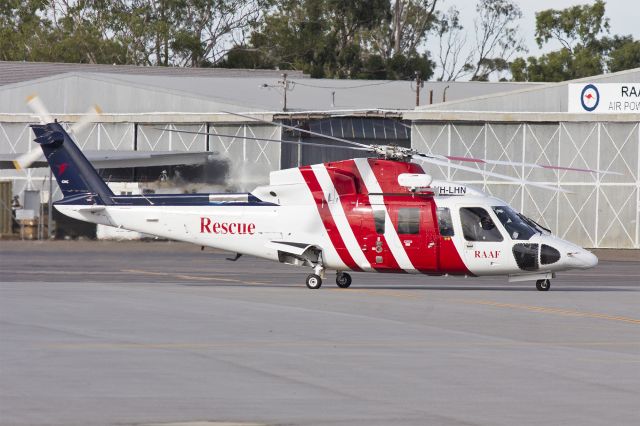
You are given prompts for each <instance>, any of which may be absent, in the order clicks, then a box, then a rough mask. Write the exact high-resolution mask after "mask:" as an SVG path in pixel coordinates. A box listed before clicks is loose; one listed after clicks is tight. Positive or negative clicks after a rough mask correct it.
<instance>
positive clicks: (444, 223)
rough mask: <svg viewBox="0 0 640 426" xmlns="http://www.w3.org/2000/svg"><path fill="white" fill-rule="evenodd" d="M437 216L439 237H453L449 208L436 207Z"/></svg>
mask: <svg viewBox="0 0 640 426" xmlns="http://www.w3.org/2000/svg"><path fill="white" fill-rule="evenodd" d="M436 215H437V216H438V227H439V228H440V235H442V236H443V237H453V222H452V221H451V211H450V210H449V207H438V208H437V209H436Z"/></svg>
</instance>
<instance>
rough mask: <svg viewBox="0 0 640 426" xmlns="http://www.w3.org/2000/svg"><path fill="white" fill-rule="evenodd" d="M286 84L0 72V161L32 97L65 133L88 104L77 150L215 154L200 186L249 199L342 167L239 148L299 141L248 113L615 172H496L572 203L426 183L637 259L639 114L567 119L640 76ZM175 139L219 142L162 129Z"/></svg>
mask: <svg viewBox="0 0 640 426" xmlns="http://www.w3.org/2000/svg"><path fill="white" fill-rule="evenodd" d="M287 74H288V75H287V76H286V77H285V76H283V73H282V72H281V71H269V70H223V69H178V68H161V67H130V66H122V67H121V66H110V65H82V64H46V63H38V64H33V63H15V62H0V141H1V142H0V155H2V154H15V153H20V152H26V151H27V150H29V149H30V148H31V147H32V146H33V144H32V143H31V139H32V137H31V136H32V135H31V133H30V129H29V127H28V125H29V124H30V123H32V122H33V121H34V117H33V116H32V114H31V113H30V112H29V110H28V109H27V107H26V105H25V99H26V97H27V96H29V95H32V94H34V93H37V94H38V95H39V96H40V98H41V99H42V100H43V101H44V103H45V104H46V105H47V106H48V108H49V109H50V110H51V112H52V114H53V115H54V116H55V117H56V118H58V119H59V120H61V121H64V122H68V123H73V122H75V121H77V120H79V119H80V117H81V116H82V114H83V113H84V112H85V111H86V110H87V108H88V107H89V106H90V105H92V104H98V105H100V107H101V108H102V110H103V111H104V113H103V114H102V115H101V116H100V117H99V118H98V120H97V121H96V123H94V124H93V125H92V126H90V127H88V128H86V129H85V130H84V131H83V132H82V133H81V134H80V135H78V137H77V139H78V140H77V142H78V143H79V145H80V146H81V147H82V148H83V149H85V150H111V151H163V152H167V151H168V152H204V151H206V152H212V153H215V155H216V156H219V158H220V159H222V160H223V161H224V163H225V164H226V166H225V167H220V162H215V163H213V164H212V166H211V167H210V169H212V168H213V169H215V170H221V171H222V172H223V176H218V175H216V172H215V170H214V171H213V175H214V176H213V178H211V176H209V178H211V179H209V181H208V182H209V183H211V184H215V185H217V186H218V189H219V187H225V188H228V189H233V190H239V189H242V190H245V189H246V190H250V189H252V188H253V187H254V186H255V185H258V184H261V183H264V181H265V180H266V179H267V177H268V172H270V171H273V170H278V169H280V168H286V167H292V166H297V165H300V164H311V163H317V162H322V161H327V160H336V159H341V158H347V157H350V156H351V155H350V153H349V152H348V151H345V150H338V149H331V148H322V149H321V148H317V147H300V146H294V145H286V144H278V143H273V142H266V141H263V142H260V141H254V140H251V139H248V138H249V137H254V138H255V137H257V138H266V139H278V140H294V141H295V140H300V139H305V140H309V139H308V138H307V136H305V135H304V134H300V133H298V132H290V131H282V130H281V128H279V127H274V126H270V125H268V124H264V123H259V122H256V121H253V120H250V119H245V118H242V117H237V116H234V115H231V114H227V113H225V112H242V113H250V114H255V116H256V117H259V118H262V119H266V120H267V121H279V122H285V123H293V124H295V125H301V126H305V127H307V128H309V129H311V130H314V131H317V132H320V133H323V134H328V135H335V136H338V137H343V138H349V139H352V140H357V141H360V142H365V143H382V142H383V141H384V143H389V142H391V143H396V144H398V145H401V146H411V147H413V148H416V149H418V150H421V151H423V152H434V153H441V154H452V155H466V156H473V157H480V158H482V157H486V158H492V159H497V160H510V161H526V162H537V163H550V164H556V163H557V164H562V165H567V166H570V167H588V168H595V169H600V170H605V171H616V172H619V173H621V174H622V175H620V176H613V175H606V176H591V175H587V176H582V175H578V176H576V175H575V174H572V173H570V172H563V173H556V172H551V171H540V170H524V169H519V168H514V167H510V166H504V167H498V168H496V169H495V171H498V172H500V173H507V174H511V175H513V176H515V177H517V178H522V179H529V180H535V181H541V182H546V183H551V184H558V185H562V186H563V187H566V188H567V189H569V190H571V191H572V192H573V193H572V194H550V193H549V192H548V191H543V190H538V189H531V188H528V187H525V186H524V185H522V184H518V183H505V182H502V181H494V180H489V179H486V178H484V179H480V180H479V179H478V177H477V176H478V175H474V174H471V173H467V172H463V171H455V170H452V169H450V168H446V167H443V168H434V169H432V170H430V172H431V173H432V174H434V175H435V176H437V177H441V178H447V179H455V180H460V181H464V182H467V183H470V184H472V185H477V186H479V187H482V188H484V189H485V190H487V191H489V192H491V193H493V194H495V195H497V196H499V197H501V198H503V199H505V200H506V201H507V202H509V203H510V204H512V205H513V206H514V207H515V208H518V209H520V210H521V211H524V212H526V214H527V215H529V216H531V217H533V218H534V219H535V220H539V221H540V223H542V224H543V225H545V226H547V227H550V228H551V229H552V230H554V232H555V233H557V234H558V235H559V236H560V237H562V238H566V239H569V240H572V241H574V242H576V243H578V244H581V245H583V246H586V247H603V248H604V247H616V248H640V243H639V225H638V222H639V217H638V215H639V213H638V211H639V210H640V177H639V172H640V152H639V145H640V131H639V129H638V127H639V123H640V114H638V113H637V112H636V113H624V114H623V113H620V114H599V113H596V114H585V113H575V112H569V108H570V102H569V92H570V87H571V86H572V85H576V84H606V83H636V82H638V81H640V69H635V70H630V71H624V72H620V73H615V74H606V75H602V76H597V77H592V78H589V79H583V80H579V81H572V82H563V83H554V84H545V83H511V82H499V83H482V82H448V83H447V82H425V85H424V87H423V88H422V89H421V91H420V98H421V102H420V105H419V106H416V104H417V102H416V101H417V99H416V88H415V85H414V83H413V82H410V81H363V80H318V79H310V78H308V77H307V76H305V75H303V74H302V73H299V72H287ZM425 104H426V105H425ZM175 129H182V130H190V131H196V132H198V131H199V132H214V133H218V134H221V135H228V136H204V135H185V134H177V133H173V132H169V131H168V130H175ZM323 143H327V141H326V140H323ZM478 167H485V166H480V165H478ZM127 170H128V171H126V172H124V173H120V174H118V173H115V172H114V171H110V172H109V174H106V175H105V174H104V173H103V176H105V177H106V178H113V177H115V178H114V179H112V180H111V181H113V180H121V181H142V180H147V181H153V180H157V179H160V178H161V176H160V174H159V173H156V174H155V175H153V174H149V173H147V174H144V173H140V172H136V170H135V169H131V168H129V169H127ZM155 172H157V170H155ZM155 172H150V173H155ZM209 172H211V170H209ZM209 172H207V173H209ZM1 173H2V174H1V175H0V178H4V179H10V180H11V181H12V182H13V191H14V193H21V192H22V191H24V189H26V188H35V189H42V190H43V193H46V192H47V187H48V179H49V178H48V172H47V171H46V170H45V169H30V170H27V171H23V172H16V171H12V170H3V171H1ZM205 174H206V173H205ZM54 185H55V184H54ZM156 186H157V185H156ZM56 196H57V195H56V194H55V193H54V199H55V198H56Z"/></svg>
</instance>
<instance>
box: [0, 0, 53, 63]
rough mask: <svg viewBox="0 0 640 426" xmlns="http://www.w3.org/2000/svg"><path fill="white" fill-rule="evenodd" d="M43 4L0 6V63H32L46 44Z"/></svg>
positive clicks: (14, 1) (19, 0)
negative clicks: (0, 61) (0, 60)
mask: <svg viewBox="0 0 640 426" xmlns="http://www.w3.org/2000/svg"><path fill="white" fill-rule="evenodd" d="M46 3H47V2H46V1H44V0H26V1H24V0H6V1H3V2H2V3H0V59H2V60H3V61H34V60H37V58H38V57H39V55H40V50H41V49H42V47H43V46H46V45H47V44H48V41H49V23H48V22H47V21H46V20H44V19H43V17H42V14H43V13H44V10H45V7H46Z"/></svg>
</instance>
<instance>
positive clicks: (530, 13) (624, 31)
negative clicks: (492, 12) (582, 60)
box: [428, 0, 640, 56]
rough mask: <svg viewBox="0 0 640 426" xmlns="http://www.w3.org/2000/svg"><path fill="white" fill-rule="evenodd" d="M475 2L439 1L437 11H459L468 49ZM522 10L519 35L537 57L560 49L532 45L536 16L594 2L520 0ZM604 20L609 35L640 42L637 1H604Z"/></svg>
mask: <svg viewBox="0 0 640 426" xmlns="http://www.w3.org/2000/svg"><path fill="white" fill-rule="evenodd" d="M477 2H478V0H442V6H441V7H439V9H440V10H447V9H449V7H451V6H453V5H455V6H456V7H457V8H458V10H460V16H461V19H462V25H463V26H464V27H465V30H467V31H469V34H468V35H467V38H468V42H467V43H468V47H469V48H471V45H472V44H473V43H474V41H475V36H474V34H473V31H474V26H473V20H474V18H475V17H476V10H475V6H476V4H477ZM516 3H518V5H519V6H520V8H521V9H522V15H523V16H522V19H521V20H520V22H519V25H520V31H521V34H522V37H523V38H524V41H525V45H526V46H527V48H528V49H529V53H528V54H527V55H536V56H537V55H539V54H541V53H544V52H548V51H551V50H556V49H558V48H559V47H560V45H559V44H558V43H553V42H549V43H548V44H546V45H544V46H543V48H542V49H539V48H538V45H537V44H536V42H535V28H536V12H538V11H541V10H546V9H565V8H567V7H571V6H575V5H578V4H591V3H593V1H587V0H528V1H524V0H520V1H516ZM606 3H607V6H606V13H605V16H607V17H608V18H609V24H610V25H611V28H610V32H611V34H612V35H613V34H619V35H628V34H631V35H632V36H633V38H634V39H636V40H640V25H639V21H638V17H639V16H640V1H639V0H607V1H606ZM428 47H429V50H431V52H432V55H434V56H435V55H437V53H438V50H437V49H438V47H437V42H436V41H435V40H434V37H432V38H431V40H430V42H429V43H428Z"/></svg>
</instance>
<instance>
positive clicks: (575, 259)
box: [567, 248, 598, 269]
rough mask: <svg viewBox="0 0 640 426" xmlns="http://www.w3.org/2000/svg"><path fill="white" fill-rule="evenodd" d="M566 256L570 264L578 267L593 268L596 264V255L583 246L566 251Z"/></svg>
mask: <svg viewBox="0 0 640 426" xmlns="http://www.w3.org/2000/svg"><path fill="white" fill-rule="evenodd" d="M567 257H568V259H569V261H570V263H571V264H572V266H574V267H575V268H579V269H589V268H593V267H594V266H596V265H597V264H598V257H597V256H596V255H595V254H593V253H591V252H590V251H587V250H585V249H583V248H581V249H578V250H574V251H570V252H568V253H567Z"/></svg>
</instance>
